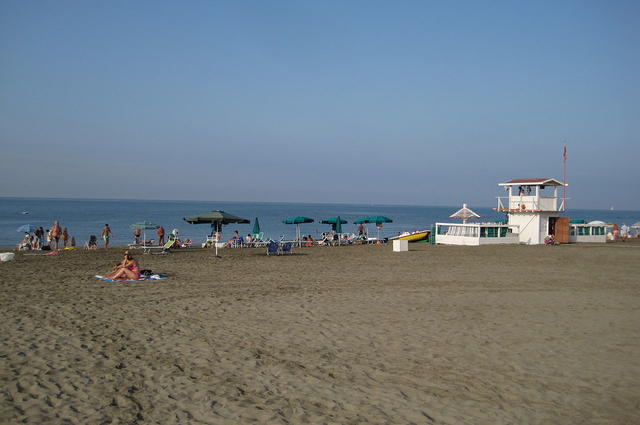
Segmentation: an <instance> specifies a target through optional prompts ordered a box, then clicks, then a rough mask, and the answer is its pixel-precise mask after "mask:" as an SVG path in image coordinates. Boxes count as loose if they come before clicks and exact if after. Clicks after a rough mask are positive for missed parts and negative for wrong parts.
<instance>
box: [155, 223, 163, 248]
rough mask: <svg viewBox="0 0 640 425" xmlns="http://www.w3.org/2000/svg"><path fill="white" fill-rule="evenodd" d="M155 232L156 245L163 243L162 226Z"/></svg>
mask: <svg viewBox="0 0 640 425" xmlns="http://www.w3.org/2000/svg"><path fill="white" fill-rule="evenodd" d="M156 234H157V235H158V245H164V227H162V226H160V227H158V229H157V230H156Z"/></svg>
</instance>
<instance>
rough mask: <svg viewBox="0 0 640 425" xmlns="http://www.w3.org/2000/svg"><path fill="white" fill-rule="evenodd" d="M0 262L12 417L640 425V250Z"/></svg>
mask: <svg viewBox="0 0 640 425" xmlns="http://www.w3.org/2000/svg"><path fill="white" fill-rule="evenodd" d="M411 249H412V250H411V251H409V252H403V253H394V252H392V250H391V246H382V247H380V246H346V247H317V248H302V249H296V250H295V251H294V255H290V256H282V257H267V256H266V255H264V252H265V250H264V249H242V250H240V249H235V250H231V249H224V250H221V251H220V254H221V256H222V258H214V255H213V252H212V251H211V250H203V249H183V250H176V251H175V252H173V253H171V254H167V255H142V254H141V253H136V258H137V259H139V261H140V263H141V266H142V268H147V269H152V270H154V271H155V272H160V273H163V274H165V275H167V277H168V279H167V280H165V281H143V282H133V283H131V282H126V283H106V282H101V281H98V280H96V279H95V278H94V277H93V275H95V274H100V273H106V272H107V271H109V269H110V268H111V266H113V265H114V264H115V263H116V262H117V261H119V260H120V258H121V254H122V251H123V249H121V248H110V249H108V250H104V249H102V250H98V251H95V252H88V251H82V250H77V251H65V252H61V253H60V255H57V256H25V255H24V254H23V253H18V254H17V255H16V260H15V261H12V262H7V263H0V291H1V294H2V296H1V297H0V302H1V304H2V306H1V307H2V309H1V311H2V315H1V316H0V318H1V323H0V335H1V338H2V345H1V348H0V370H1V372H0V380H1V383H2V385H1V388H2V390H1V391H2V402H1V407H0V422H1V423H6V424H14V423H34V424H44V423H51V424H57V423H77V424H121V423H122V424H135V423H137V424H147V423H158V424H177V423H180V424H249V423H258V424H303V423H304V424H307V423H308V424H366V423H372V424H409V423H415V424H431V423H433V424H479V423H486V424H489V423H490V424H549V423H553V424H577V423H580V424H631V423H640V355H639V354H638V353H640V273H639V270H638V265H639V264H640V261H639V260H640V243H638V241H628V242H625V243H611V244H606V245H596V244H594V245H591V244H581V245H562V246H554V247H548V246H509V245H506V246H488V247H449V246H429V245H424V244H412V245H411Z"/></svg>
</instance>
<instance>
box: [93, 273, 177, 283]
mask: <svg viewBox="0 0 640 425" xmlns="http://www.w3.org/2000/svg"><path fill="white" fill-rule="evenodd" d="M96 279H100V280H101V281H103V282H140V281H143V280H167V278H166V277H161V276H159V275H157V274H154V275H151V276H149V277H141V278H140V279H138V280H111V279H107V278H105V277H104V276H100V275H99V274H97V275H96Z"/></svg>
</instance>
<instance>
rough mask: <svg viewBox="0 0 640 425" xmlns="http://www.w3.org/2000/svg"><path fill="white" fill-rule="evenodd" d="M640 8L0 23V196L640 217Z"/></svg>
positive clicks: (180, 6) (297, 8)
mask: <svg viewBox="0 0 640 425" xmlns="http://www.w3.org/2000/svg"><path fill="white" fill-rule="evenodd" d="M639 21H640V2H637V1H629V2H626V1H615V2H607V1H548V2H547V1H537V2H520V1H491V2H477V1H469V2H464V1H456V2H430V1H401V2H389V1H355V0H354V1H323V2H306V1H295V2H294V1H292V2H288V1H274V2H264V1H227V2H224V1H197V0H192V1H188V2H178V1H169V2H167V1H135V2H131V1H117V0H114V1H108V2H98V1H65V0H62V1H61V0H55V1H30V2H25V1H21V0H18V1H12V0H3V1H2V2H0V148H1V152H2V153H1V156H0V181H1V182H2V183H0V196H5V197H6V196H26V197H89V198H116V199H121V198H122V199H176V200H178V199H180V200H226V201H267V202H269V201H273V202H327V203H366V204H369V203H372V204H414V205H459V204H461V203H462V202H466V203H467V204H469V205H470V206H474V205H475V206H494V205H495V197H496V196H500V195H503V193H504V192H503V191H502V190H501V189H500V188H499V187H498V186H497V184H498V183H500V182H504V181H508V180H510V179H514V178H531V177H554V178H558V179H560V180H562V178H563V165H562V149H563V145H565V144H566V146H567V150H568V161H567V173H568V174H567V182H568V183H569V188H568V196H569V198H570V199H569V201H568V205H569V206H570V207H571V206H573V207H575V208H604V209H608V208H609V207H610V206H614V207H615V208H616V209H621V210H622V209H631V210H640V140H639V136H638V135H639V134H640V49H638V46H639V45H640V26H639V25H637V23H638V22H639Z"/></svg>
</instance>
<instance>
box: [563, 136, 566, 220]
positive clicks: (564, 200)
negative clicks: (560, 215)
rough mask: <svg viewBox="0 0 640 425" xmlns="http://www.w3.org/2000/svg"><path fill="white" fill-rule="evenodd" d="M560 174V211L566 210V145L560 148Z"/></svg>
mask: <svg viewBox="0 0 640 425" xmlns="http://www.w3.org/2000/svg"><path fill="white" fill-rule="evenodd" d="M562 174H563V177H562V179H563V182H564V187H563V194H562V198H563V199H562V208H563V209H562V211H566V210H567V145H564V148H563V150H562Z"/></svg>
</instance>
